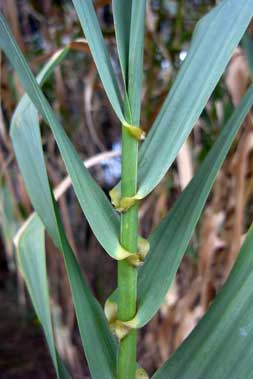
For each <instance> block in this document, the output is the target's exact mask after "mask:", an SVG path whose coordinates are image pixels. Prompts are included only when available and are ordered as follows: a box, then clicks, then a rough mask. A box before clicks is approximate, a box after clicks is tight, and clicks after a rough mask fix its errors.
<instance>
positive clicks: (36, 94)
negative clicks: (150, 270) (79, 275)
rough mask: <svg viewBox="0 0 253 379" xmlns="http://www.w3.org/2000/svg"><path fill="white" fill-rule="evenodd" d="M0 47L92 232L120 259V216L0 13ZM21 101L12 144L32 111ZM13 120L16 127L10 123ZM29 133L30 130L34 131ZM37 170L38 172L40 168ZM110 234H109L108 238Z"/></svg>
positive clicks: (113, 255) (27, 135) (105, 247)
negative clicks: (50, 138) (46, 129)
mask: <svg viewBox="0 0 253 379" xmlns="http://www.w3.org/2000/svg"><path fill="white" fill-rule="evenodd" d="M0 47H1V48H2V49H3V50H4V51H5V53H6V55H7V56H8V58H9V59H10V61H11V63H12V65H13V67H14V69H15V70H16V71H17V73H18V75H19V77H20V80H21V83H22V85H23V87H24V89H25V91H26V92H27V94H28V95H29V97H30V99H31V101H32V102H33V104H34V106H35V107H36V108H37V110H38V111H39V112H40V113H41V114H42V116H43V118H44V120H45V121H46V122H47V124H48V125H49V126H50V128H51V130H52V132H53V134H54V137H55V140H56V142H57V145H58V147H59V150H60V153H61V155H62V158H63V160H64V163H65V166H66V169H67V172H68V174H69V176H70V178H71V180H72V184H73V187H74V190H75V192H76V195H77V198H78V200H79V203H80V205H81V208H82V210H83V212H84V214H85V216H86V218H87V220H88V222H89V224H90V226H91V228H92V230H93V232H94V234H95V235H96V237H97V239H98V241H99V242H100V243H101V245H102V246H103V247H104V249H105V250H106V251H107V253H108V254H109V255H111V256H112V257H113V258H115V259H119V258H120V257H119V254H120V252H121V246H120V244H119V241H118V235H119V217H118V215H117V214H116V212H115V210H114V209H113V207H112V205H111V203H110V202H109V200H108V199H107V197H106V195H105V194H104V192H103V191H102V190H101V188H100V187H99V186H98V185H97V184H96V182H95V181H94V180H93V178H92V177H91V175H90V174H89V172H88V170H87V169H86V168H85V167H84V165H83V162H82V161H81V159H80V157H79V156H78V154H77V152H76V150H75V148H74V147H73V145H72V143H71V141H70V140H69V138H68V137H67V135H66V133H65V131H64V129H63V128H62V127H61V125H60V123H59V121H58V118H57V117H56V115H55V113H54V112H53V110H52V108H51V107H50V105H49V103H48V101H47V99H46V98H45V96H44V94H43V93H42V91H41V89H40V87H39V85H38V83H37V82H36V80H35V78H34V77H33V74H32V72H31V70H30V68H29V66H28V65H27V63H26V61H25V59H24V57H23V55H22V53H21V51H20V49H19V48H18V46H17V44H16V42H15V40H14V38H13V36H12V34H11V31H10V29H9V28H8V26H7V24H6V22H5V20H4V18H3V17H2V16H0ZM53 62H55V63H57V60H54V57H53ZM41 79H42V78H41ZM21 101H23V103H22V104H21V105H20V108H19V111H16V112H15V118H14V120H13V121H12V127H11V135H12V138H13V142H14V144H15V133H19V132H20V129H21V126H19V124H20V114H21V110H22V109H26V110H29V114H31V112H35V109H34V108H32V107H31V106H30V105H29V107H28V103H29V98H28V97H26V100H21ZM21 108H22V109H21ZM27 114H28V113H27ZM35 114H37V112H35ZM25 117H26V123H30V128H31V129H32V128H33V125H32V123H31V120H33V122H35V118H36V117H37V116H36V115H34V116H30V115H29V116H28V115H26V116H25ZM29 118H31V120H29ZM14 124H15V125H16V127H14V126H13V125H14ZM22 133H23V132H22ZM26 133H27V134H26ZM31 133H33V131H32V132H31ZM29 134H30V132H29V131H28V130H27V131H26V132H25V133H24V134H23V136H20V137H19V138H28V141H29V138H30V137H29ZM18 151H20V154H21V156H22V149H20V147H19V142H17V144H16V152H17V153H18ZM31 158H32V159H31ZM31 158H30V160H29V159H27V162H29V164H34V163H35V162H36V161H35V160H34V159H33V158H34V156H31ZM38 172H40V170H39V169H38ZM98 209H100V210H101V212H100V213H99V217H97V210H98ZM109 235H110V236H111V238H108V236H109Z"/></svg>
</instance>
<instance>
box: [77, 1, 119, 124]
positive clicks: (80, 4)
mask: <svg viewBox="0 0 253 379" xmlns="http://www.w3.org/2000/svg"><path fill="white" fill-rule="evenodd" d="M72 2H73V4H74V7H75V9H76V12H77V15H78V17H79V20H80V23H81V26H82V29H83V31H84V34H85V37H86V39H87V41H88V44H89V47H90V50H91V53H92V56H93V59H94V61H95V63H96V66H97V69H98V72H99V75H100V78H101V80H102V83H103V85H104V89H105V91H106V93H107V96H108V98H109V100H110V102H111V104H112V106H113V109H114V111H115V113H116V114H117V116H118V118H119V119H120V121H121V122H122V123H124V122H125V118H124V114H123V105H122V99H121V95H120V91H119V86H118V83H117V80H116V76H115V73H114V72H113V68H112V64H111V61H110V57H109V54H108V51H107V48H106V45H105V42H104V39H103V35H102V32H101V29H100V26H99V23H98V19H97V16H96V12H95V9H94V6H93V4H92V1H91V0H85V1H82V0H72Z"/></svg>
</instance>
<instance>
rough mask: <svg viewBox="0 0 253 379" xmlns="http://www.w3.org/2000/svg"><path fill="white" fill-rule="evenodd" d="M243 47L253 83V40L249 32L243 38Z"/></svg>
mask: <svg viewBox="0 0 253 379" xmlns="http://www.w3.org/2000/svg"><path fill="white" fill-rule="evenodd" d="M242 45H243V48H244V51H245V55H246V58H247V61H248V65H249V71H250V76H251V80H252V81H253V40H252V37H251V35H250V33H249V32H248V31H247V32H246V33H245V35H244V37H243V40H242Z"/></svg>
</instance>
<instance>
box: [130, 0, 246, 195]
mask: <svg viewBox="0 0 253 379" xmlns="http://www.w3.org/2000/svg"><path fill="white" fill-rule="evenodd" d="M252 14H253V0H245V1H243V2H240V1H238V0H224V1H222V2H220V3H219V5H217V6H216V7H215V8H214V9H213V10H212V11H211V12H209V13H208V14H207V16H205V17H204V18H203V19H202V20H201V21H200V23H199V24H198V25H197V27H196V30H195V33H194V35H193V40H192V44H191V48H190V50H189V52H188V54H187V58H186V59H185V61H184V63H183V65H182V67H181V69H180V71H179V74H178V76H177V78H176V80H175V82H174V84H173V86H172V89H171V91H170V92H169V94H168V96H167V98H166V100H165V102H164V105H163V107H162V109H161V111H160V113H159V115H158V117H157V119H156V121H155V123H154V125H153V127H152V128H151V131H150V133H149V134H148V136H147V138H146V140H145V141H144V143H143V145H142V147H141V149H140V158H139V178H138V183H139V185H138V193H137V197H139V198H143V197H145V196H146V195H147V194H148V193H149V192H151V191H152V189H153V188H154V187H155V186H156V185H157V184H158V183H159V182H160V180H161V179H162V177H163V176H164V175H165V173H166V171H167V170H168V168H169V167H170V165H171V164H172V162H173V161H174V159H175V158H176V155H177V153H178V151H179V149H180V147H181V146H182V144H183V142H184V141H185V139H186V138H187V136H188V135H189V133H190V132H191V130H192V128H193V126H194V124H195V123H196V121H197V120H198V118H199V116H200V114H201V112H202V110H203V108H204V106H205V105H206V103H207V100H208V98H209V97H210V95H211V93H212V92H213V90H214V88H215V86H216V84H217V82H218V80H219V79H220V77H221V75H222V73H223V72H224V70H225V67H226V65H227V63H228V61H229V59H230V57H231V55H232V53H233V50H234V48H235V47H236V46H237V45H238V43H239V41H240V39H241V37H242V36H243V34H244V32H245V30H246V28H247V26H248V24H249V22H250V20H251V17H252ZM158 149H159V154H158ZM155 157H157V159H155Z"/></svg>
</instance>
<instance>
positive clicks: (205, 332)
mask: <svg viewBox="0 0 253 379" xmlns="http://www.w3.org/2000/svg"><path fill="white" fill-rule="evenodd" d="M252 246H253V229H252V227H251V229H250V230H249V232H248V234H247V237H246V240H245V242H244V244H243V246H242V249H241V252H240V255H239V257H238V259H237V262H236V264H235V266H234V268H233V270H232V273H231V274H230V276H229V278H228V280H227V282H226V283H225V286H224V288H223V289H222V290H221V291H220V293H219V294H218V296H217V297H216V299H215V300H214V303H213V304H212V305H211V307H210V309H209V311H208V312H207V314H206V315H205V316H204V317H203V319H202V320H201V321H200V322H199V324H198V325H197V327H196V328H195V329H194V331H193V332H192V333H191V334H190V336H189V337H188V338H187V339H186V341H185V342H184V343H183V344H182V345H181V347H180V348H179V349H178V350H177V351H176V352H175V353H174V355H173V356H172V358H171V359H169V360H168V361H167V362H166V363H165V364H164V365H163V366H162V367H161V368H160V369H159V370H158V371H157V372H156V373H155V374H154V376H153V379H165V378H166V379H167V378H170V379H177V378H180V379H188V378H194V379H202V378H203V377H204V378H206V379H212V378H214V377H217V378H230V379H238V378H250V377H251V376H252V372H253V361H252V359H251V357H252V353H253V347H252V343H251V342H252V335H253V322H252V313H253V301H252V299H253V292H252V288H253V265H252V254H253V249H252Z"/></svg>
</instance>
